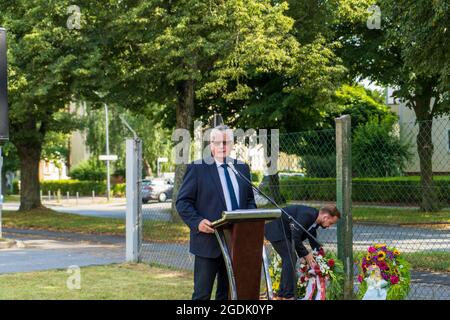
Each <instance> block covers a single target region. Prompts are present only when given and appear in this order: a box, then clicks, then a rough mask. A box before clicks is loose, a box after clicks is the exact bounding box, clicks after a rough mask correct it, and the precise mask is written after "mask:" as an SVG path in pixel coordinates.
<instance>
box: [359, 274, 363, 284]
mask: <svg viewBox="0 0 450 320" xmlns="http://www.w3.org/2000/svg"><path fill="white" fill-rule="evenodd" d="M358 281H359V283H362V282H363V277H362V276H361V275H359V276H358Z"/></svg>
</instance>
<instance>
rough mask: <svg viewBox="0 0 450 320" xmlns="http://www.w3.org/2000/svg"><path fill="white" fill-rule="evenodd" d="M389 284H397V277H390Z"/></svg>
mask: <svg viewBox="0 0 450 320" xmlns="http://www.w3.org/2000/svg"><path fill="white" fill-rule="evenodd" d="M391 283H392V284H397V283H398V277H397V276H391Z"/></svg>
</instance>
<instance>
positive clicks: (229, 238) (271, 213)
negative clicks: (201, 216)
mask: <svg viewBox="0 0 450 320" xmlns="http://www.w3.org/2000/svg"><path fill="white" fill-rule="evenodd" d="M280 216H281V210H279V209H248V210H234V211H224V212H223V213H222V218H221V219H219V220H216V221H214V222H213V223H212V225H213V227H214V228H215V234H216V237H217V240H218V241H219V245H220V248H221V250H222V254H223V257H224V260H225V265H226V267H227V273H228V282H229V298H230V299H231V300H237V299H239V300H259V294H260V283H261V266H262V259H263V258H262V257H263V244H264V224H265V222H266V221H267V220H273V219H276V218H279V217H280Z"/></svg>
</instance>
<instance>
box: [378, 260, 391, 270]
mask: <svg viewBox="0 0 450 320" xmlns="http://www.w3.org/2000/svg"><path fill="white" fill-rule="evenodd" d="M378 266H379V267H380V269H381V270H389V267H388V265H387V264H386V262H384V261H380V262H378Z"/></svg>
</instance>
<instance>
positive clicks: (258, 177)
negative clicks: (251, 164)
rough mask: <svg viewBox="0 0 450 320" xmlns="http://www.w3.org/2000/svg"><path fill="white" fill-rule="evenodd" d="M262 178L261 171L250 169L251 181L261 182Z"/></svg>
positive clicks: (262, 173)
mask: <svg viewBox="0 0 450 320" xmlns="http://www.w3.org/2000/svg"><path fill="white" fill-rule="evenodd" d="M263 178H264V172H263V171H252V182H254V183H255V184H259V183H261V181H262V179H263Z"/></svg>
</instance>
